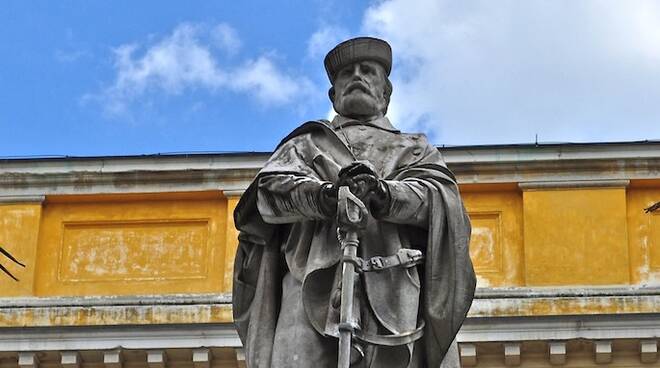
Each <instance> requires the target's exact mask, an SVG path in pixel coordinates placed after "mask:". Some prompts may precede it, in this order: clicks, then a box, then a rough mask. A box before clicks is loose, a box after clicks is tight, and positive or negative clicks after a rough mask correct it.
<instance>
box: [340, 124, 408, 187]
mask: <svg viewBox="0 0 660 368" xmlns="http://www.w3.org/2000/svg"><path fill="white" fill-rule="evenodd" d="M338 136H339V137H340V138H341V139H342V140H343V141H344V143H346V145H347V146H348V147H349V148H350V149H351V151H352V152H353V155H354V156H355V158H356V159H358V160H364V161H369V162H371V164H373V165H374V167H375V168H376V170H377V171H378V173H379V174H380V175H382V176H386V175H387V174H389V173H390V172H392V171H394V170H395V169H397V168H398V166H399V165H400V164H401V159H402V155H403V153H404V152H405V151H406V150H407V149H408V148H409V147H410V146H411V142H410V140H409V139H407V138H406V137H404V136H403V135H401V134H397V133H392V132H388V131H384V130H381V129H376V128H372V127H369V126H349V127H344V128H343V129H341V130H339V131H338Z"/></svg>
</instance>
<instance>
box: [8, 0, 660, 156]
mask: <svg viewBox="0 0 660 368" xmlns="http://www.w3.org/2000/svg"><path fill="white" fill-rule="evenodd" d="M356 35H374V36H379V37H383V38H385V39H387V40H388V41H389V42H390V43H391V44H392V47H393V50H394V71H393V74H392V76H391V77H392V80H393V83H394V95H393V97H392V106H391V109H390V117H391V119H392V121H393V123H394V124H395V125H397V126H398V127H400V128H401V129H403V130H407V131H422V132H425V133H426V134H427V135H429V137H430V139H431V141H432V142H434V143H436V144H449V145H465V144H503V143H525V142H533V141H534V140H535V136H536V135H538V139H539V141H545V142H548V141H553V142H557V141H560V142H584V141H587V142H595V141H625V140H642V139H660V2H658V1H651V0H649V1H646V0H632V1H625V2H624V1H616V0H612V1H598V0H582V1H573V0H553V1H536V0H529V1H512V0H511V1H442V0H419V1H412V0H387V1H348V0H347V1H339V0H330V1H328V0H307V1H302V0H300V1H231V2H230V1H221V2H220V1H186V2H164V1H137V2H136V1H65V0H61V1H13V0H8V1H5V2H3V6H2V7H1V8H0V55H2V58H0V85H1V86H2V88H1V89H0V129H2V132H3V133H2V134H1V135H0V156H5V157H6V156H30V155H74V156H81V155H85V156H89V155H126V154H129V155H132V154H151V153H166V152H200V151H269V150H272V149H273V148H274V146H275V145H276V144H277V142H278V141H279V139H281V138H282V137H283V136H285V135H286V134H287V133H288V132H289V131H291V130H292V129H293V128H295V127H296V126H297V125H299V124H300V123H301V122H304V121H306V120H309V119H314V118H326V117H328V116H329V115H331V107H330V104H329V102H328V99H327V89H328V87H329V85H328V81H327V79H326V77H325V72H324V70H323V66H322V59H323V56H324V55H325V53H326V52H327V51H328V50H329V49H330V48H331V47H332V46H334V44H336V43H337V42H338V41H340V40H342V39H344V38H346V37H351V36H356Z"/></svg>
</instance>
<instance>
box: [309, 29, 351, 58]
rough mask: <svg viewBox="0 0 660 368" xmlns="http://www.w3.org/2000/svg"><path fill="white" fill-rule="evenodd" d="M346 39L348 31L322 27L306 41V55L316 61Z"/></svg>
mask: <svg viewBox="0 0 660 368" xmlns="http://www.w3.org/2000/svg"><path fill="white" fill-rule="evenodd" d="M347 37H348V31H346V30H345V29H343V28H341V27H337V26H324V27H322V28H320V29H319V30H317V31H316V32H314V33H313V34H312V36H311V37H310V38H309V41H307V55H308V56H309V57H310V58H314V59H318V58H319V57H324V56H325V54H326V53H327V52H328V51H330V50H331V49H332V48H333V47H335V46H336V45H337V44H338V43H339V42H341V41H343V40H345V39H346V38H347Z"/></svg>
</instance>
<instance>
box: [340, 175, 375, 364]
mask: <svg viewBox="0 0 660 368" xmlns="http://www.w3.org/2000/svg"><path fill="white" fill-rule="evenodd" d="M367 214H368V212H367V208H366V206H365V205H364V203H362V201H361V200H360V199H359V198H358V197H356V196H355V195H353V193H351V191H350V190H349V188H348V187H347V186H343V187H340V188H339V192H338V194H337V224H338V227H337V237H338V238H339V243H340V245H341V249H342V251H343V256H342V277H341V309H340V314H339V326H338V328H339V357H338V363H337V367H338V368H349V367H350V364H351V345H352V343H351V340H352V338H353V335H354V333H355V330H356V329H357V328H358V326H357V323H356V321H355V317H354V316H353V292H354V284H355V278H356V275H357V274H356V272H355V267H356V265H357V263H358V258H357V248H358V246H359V244H360V240H359V238H358V232H359V231H360V230H362V229H364V228H365V227H366V225H367V220H368V216H367Z"/></svg>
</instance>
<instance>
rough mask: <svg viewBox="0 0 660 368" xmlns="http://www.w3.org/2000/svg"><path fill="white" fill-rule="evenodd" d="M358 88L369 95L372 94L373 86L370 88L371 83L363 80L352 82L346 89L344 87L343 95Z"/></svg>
mask: <svg viewBox="0 0 660 368" xmlns="http://www.w3.org/2000/svg"><path fill="white" fill-rule="evenodd" d="M356 89H359V90H360V91H362V92H364V93H366V94H368V95H371V88H369V85H368V84H367V83H365V82H363V81H355V82H351V84H349V85H348V86H346V89H344V93H342V95H344V96H345V95H347V94H349V93H351V92H353V91H355V90H356Z"/></svg>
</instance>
